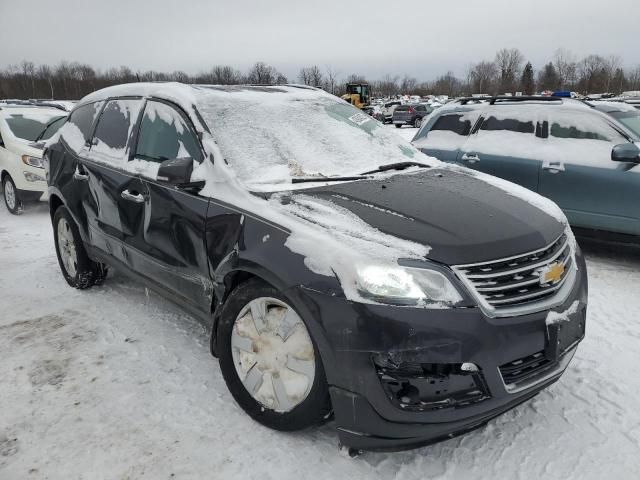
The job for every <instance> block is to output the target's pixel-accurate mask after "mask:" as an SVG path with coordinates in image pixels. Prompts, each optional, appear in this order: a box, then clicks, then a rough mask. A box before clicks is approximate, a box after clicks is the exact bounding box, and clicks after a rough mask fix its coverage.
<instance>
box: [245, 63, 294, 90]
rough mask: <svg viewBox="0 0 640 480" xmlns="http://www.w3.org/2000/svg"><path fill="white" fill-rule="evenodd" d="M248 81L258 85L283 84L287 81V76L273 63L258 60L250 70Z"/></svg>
mask: <svg viewBox="0 0 640 480" xmlns="http://www.w3.org/2000/svg"><path fill="white" fill-rule="evenodd" d="M247 81H248V83H255V84H258V85H281V84H283V83H287V77H285V76H284V75H283V74H282V73H280V72H279V71H278V70H276V69H275V68H274V67H272V66H271V65H267V64H266V63H264V62H257V63H255V64H254V65H253V67H251V69H250V70H249V73H248V75H247Z"/></svg>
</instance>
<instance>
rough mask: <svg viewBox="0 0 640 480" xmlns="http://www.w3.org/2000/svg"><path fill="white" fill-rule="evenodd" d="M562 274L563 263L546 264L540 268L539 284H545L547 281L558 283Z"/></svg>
mask: <svg viewBox="0 0 640 480" xmlns="http://www.w3.org/2000/svg"><path fill="white" fill-rule="evenodd" d="M563 274H564V264H562V263H560V262H555V263H552V264H551V265H547V266H546V267H544V268H543V269H542V270H540V277H539V278H540V285H547V284H549V283H558V282H559V281H560V280H562V275H563Z"/></svg>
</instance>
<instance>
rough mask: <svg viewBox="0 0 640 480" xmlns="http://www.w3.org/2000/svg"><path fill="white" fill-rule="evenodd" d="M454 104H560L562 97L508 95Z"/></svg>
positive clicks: (467, 99) (461, 100)
mask: <svg viewBox="0 0 640 480" xmlns="http://www.w3.org/2000/svg"><path fill="white" fill-rule="evenodd" d="M455 102H456V103H460V104H461V105H467V104H469V103H471V104H473V103H488V104H489V105H495V104H496V103H501V102H507V103H508V102H556V103H562V97H536V96H532V95H527V96H524V95H522V96H519V97H510V96H508V95H498V96H494V97H464V98H457V99H456V100H455Z"/></svg>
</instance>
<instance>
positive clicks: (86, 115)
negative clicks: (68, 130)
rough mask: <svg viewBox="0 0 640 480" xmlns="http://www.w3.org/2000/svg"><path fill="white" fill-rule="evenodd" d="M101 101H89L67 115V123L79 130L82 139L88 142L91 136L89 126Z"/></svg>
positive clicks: (96, 114) (97, 111)
mask: <svg viewBox="0 0 640 480" xmlns="http://www.w3.org/2000/svg"><path fill="white" fill-rule="evenodd" d="M102 103H103V102H95V103H89V104H87V105H83V106H81V107H78V108H76V109H75V110H74V111H73V112H71V116H70V117H69V124H71V125H75V126H76V127H78V130H80V133H81V134H82V136H83V138H84V141H85V142H88V141H89V138H90V137H91V128H92V127H93V122H94V121H95V119H96V117H97V116H98V113H100V108H101V107H102Z"/></svg>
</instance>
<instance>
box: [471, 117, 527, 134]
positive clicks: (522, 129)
mask: <svg viewBox="0 0 640 480" xmlns="http://www.w3.org/2000/svg"><path fill="white" fill-rule="evenodd" d="M480 130H485V131H493V132H496V131H507V132H515V133H535V131H536V128H535V125H534V122H533V120H522V119H516V118H498V117H496V116H493V115H491V116H488V117H487V118H485V120H484V122H482V126H481V127H480Z"/></svg>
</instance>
